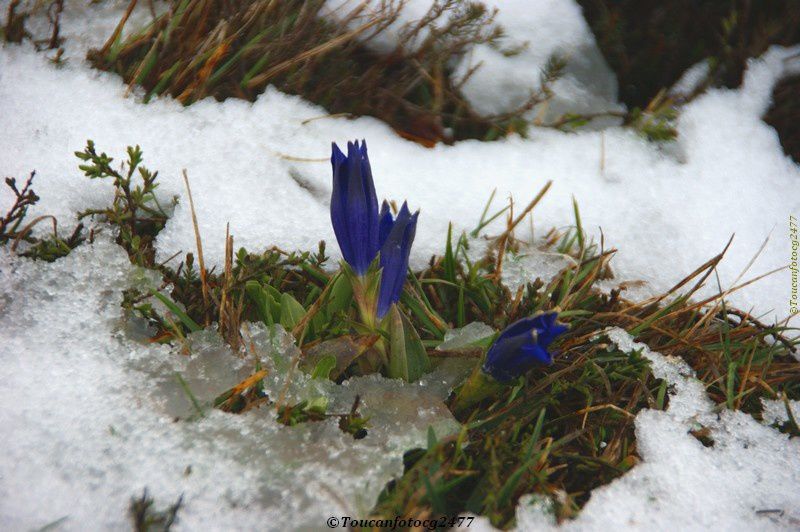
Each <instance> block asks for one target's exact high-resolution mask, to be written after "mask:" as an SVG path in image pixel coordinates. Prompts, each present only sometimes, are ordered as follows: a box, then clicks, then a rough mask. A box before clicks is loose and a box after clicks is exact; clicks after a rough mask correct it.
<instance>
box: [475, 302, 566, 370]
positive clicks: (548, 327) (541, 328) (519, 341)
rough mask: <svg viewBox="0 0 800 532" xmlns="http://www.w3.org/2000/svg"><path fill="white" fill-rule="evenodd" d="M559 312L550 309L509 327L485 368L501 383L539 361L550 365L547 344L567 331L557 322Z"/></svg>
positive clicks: (488, 357) (494, 347)
mask: <svg viewBox="0 0 800 532" xmlns="http://www.w3.org/2000/svg"><path fill="white" fill-rule="evenodd" d="M557 317H558V314H557V313H556V312H548V313H545V314H539V315H537V316H533V317H531V318H523V319H521V320H519V321H516V322H514V323H512V324H511V325H509V326H508V327H506V329H505V330H504V331H503V332H501V333H500V336H498V337H497V340H495V341H494V343H493V344H492V347H490V348H489V351H488V352H487V353H486V361H485V362H484V363H483V371H484V372H485V373H488V374H489V375H491V376H492V377H494V378H495V379H496V380H498V381H500V382H508V381H510V380H512V379H515V378H516V377H519V376H520V375H522V374H524V373H525V372H527V371H528V370H530V369H531V368H532V367H533V366H535V365H536V364H550V363H551V362H552V361H553V357H552V355H551V354H550V353H549V352H548V351H547V346H548V345H550V343H551V342H552V341H553V340H555V338H556V337H557V336H558V335H560V334H562V333H563V332H564V331H566V330H567V327H566V326H565V325H562V324H560V323H556V318H557Z"/></svg>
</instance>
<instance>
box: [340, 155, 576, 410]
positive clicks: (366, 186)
mask: <svg viewBox="0 0 800 532" xmlns="http://www.w3.org/2000/svg"><path fill="white" fill-rule="evenodd" d="M331 166H332V167H333V192H332V194H331V222H332V224H333V231H334V233H335V234H336V240H337V242H338V243H339V248H340V249H341V251H342V256H343V257H344V260H345V263H346V264H344V265H343V272H344V273H345V275H346V276H347V277H348V278H349V279H350V283H351V286H352V288H353V295H354V297H355V300H356V303H357V305H358V308H359V311H360V314H361V319H362V322H363V323H364V325H366V326H367V327H368V328H370V329H372V328H375V327H381V328H384V329H385V330H387V332H388V336H389V342H388V344H387V343H386V342H384V341H383V340H382V339H379V340H378V341H377V342H376V343H375V347H374V350H375V351H376V352H377V353H378V354H379V357H378V359H377V360H380V361H382V362H379V363H377V364H374V365H372V369H373V370H377V369H378V368H379V367H382V368H383V369H384V370H385V371H386V373H387V375H388V376H390V377H402V378H405V379H406V380H414V379H415V378H418V377H419V375H421V372H423V371H425V368H427V367H429V362H428V359H427V354H426V351H425V347H424V345H423V344H422V342H421V341H420V339H419V336H418V335H417V334H416V332H415V331H413V326H412V325H411V323H410V322H409V321H408V319H407V318H406V317H405V316H404V315H403V314H402V312H400V310H399V309H398V308H397V307H394V305H395V303H397V302H398V301H399V300H400V296H401V294H402V292H403V284H404V283H405V280H406V271H407V270H408V257H409V254H410V252H411V245H412V244H413V243H414V236H415V234H416V230H417V218H418V216H419V211H417V212H415V213H413V214H412V213H411V211H410V210H409V208H408V204H407V203H405V202H404V203H403V205H402V207H401V208H400V210H399V211H398V212H397V215H396V216H393V215H392V212H391V209H390V207H389V203H388V202H386V201H384V202H383V203H382V205H381V207H380V210H379V209H378V197H377V194H376V193H375V183H374V182H373V179H372V168H371V167H370V164H369V157H368V155H367V144H366V142H364V141H361V143H359V142H358V141H355V142H348V143H347V155H345V154H344V153H343V152H342V151H341V150H340V149H339V147H338V146H337V145H336V144H335V143H334V144H333V146H332V153H331ZM557 316H558V314H557V313H556V312H548V313H544V314H539V315H536V316H533V317H529V318H523V319H521V320H519V321H517V322H515V323H513V324H512V325H510V326H509V327H507V328H506V329H505V330H504V331H503V332H501V333H500V335H499V336H498V337H497V339H496V340H495V342H494V343H493V344H492V346H491V347H490V348H489V350H488V352H487V353H486V357H485V360H484V363H483V365H482V366H481V367H480V368H476V369H475V372H473V375H472V376H471V377H470V378H469V379H468V380H467V382H466V383H465V384H464V386H463V387H462V388H461V391H460V393H459V396H458V399H457V403H458V404H459V405H460V407H465V406H467V405H470V404H474V403H475V402H477V401H480V400H482V399H483V398H486V397H488V396H489V395H491V394H492V393H493V391H496V390H497V388H498V387H501V386H502V385H504V384H507V383H509V382H511V381H513V380H514V379H516V378H517V377H520V376H522V375H523V374H524V373H525V372H527V371H528V370H530V369H531V368H532V367H533V366H535V365H536V364H549V363H550V362H552V355H551V354H550V352H549V351H548V346H549V345H550V344H551V343H552V342H553V340H554V339H555V338H556V337H557V336H558V335H560V334H561V333H563V332H564V331H565V330H566V329H567V328H566V326H564V325H562V324H560V323H557V322H556V318H557Z"/></svg>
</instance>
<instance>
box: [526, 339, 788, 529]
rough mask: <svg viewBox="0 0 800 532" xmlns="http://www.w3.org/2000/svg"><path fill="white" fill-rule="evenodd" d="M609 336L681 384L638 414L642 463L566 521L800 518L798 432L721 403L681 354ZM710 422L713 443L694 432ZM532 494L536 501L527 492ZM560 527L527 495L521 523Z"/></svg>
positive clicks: (727, 524)
mask: <svg viewBox="0 0 800 532" xmlns="http://www.w3.org/2000/svg"><path fill="white" fill-rule="evenodd" d="M606 335H607V336H608V338H609V339H610V340H611V341H612V342H613V343H614V344H616V345H617V346H618V347H619V349H621V350H622V351H623V352H632V351H634V350H637V351H641V353H642V355H643V356H644V357H645V358H647V359H648V360H650V362H651V366H652V370H653V374H654V375H655V376H656V377H658V378H662V379H665V380H666V381H667V382H668V383H670V384H671V385H673V386H672V387H671V391H670V395H669V406H668V407H667V409H666V410H664V411H659V410H644V411H642V412H640V413H639V414H638V415H637V416H636V421H635V423H636V442H637V449H638V452H639V454H640V456H641V458H642V462H641V463H640V464H638V465H636V466H635V467H634V468H633V469H632V470H630V471H629V472H627V473H625V475H623V476H622V477H620V478H618V479H617V480H615V481H613V482H612V483H611V484H608V485H606V486H603V487H600V488H598V489H595V490H594V491H593V492H592V497H591V499H589V502H588V503H587V504H586V506H585V507H584V508H583V510H582V511H581V513H580V514H579V515H578V517H577V518H576V519H575V520H573V521H570V522H568V523H565V524H564V526H562V527H561V529H562V530H604V529H607V528H608V524H609V523H614V528H615V529H616V530H710V529H714V530H785V529H796V528H797V527H798V526H800V496H799V495H798V494H800V441H798V440H797V439H796V438H795V439H793V440H790V439H789V437H788V436H787V435H784V434H781V433H779V432H777V431H775V430H773V429H771V428H769V427H765V426H764V425H762V424H760V423H759V422H758V421H756V420H755V419H753V418H752V417H751V416H749V415H748V414H745V413H743V412H736V411H730V410H722V411H721V412H717V411H716V409H715V405H714V404H713V403H712V402H711V400H710V399H709V398H708V396H707V395H706V393H705V389H704V386H703V383H701V382H700V381H698V380H697V379H695V378H694V374H693V372H692V370H691V369H690V368H689V367H688V366H687V365H686V363H685V362H683V361H682V360H680V359H675V358H672V357H666V356H664V355H661V354H660V353H657V352H654V351H651V350H650V349H649V348H648V347H647V346H646V345H644V344H641V343H636V342H634V340H633V339H632V338H631V337H630V335H628V334H627V333H626V332H625V331H624V330H622V329H610V330H609V331H607V332H606ZM702 427H706V428H708V429H709V430H710V437H711V438H712V439H713V441H714V444H713V446H712V447H705V446H703V444H702V443H700V441H698V440H697V439H696V438H695V437H694V436H692V435H691V434H690V433H689V431H690V430H697V429H700V428H702ZM529 501H531V500H530V499H529ZM553 528H555V526H554V522H553V518H552V516H551V515H548V514H547V511H546V508H543V505H542V504H541V503H540V502H536V501H535V500H534V501H531V502H528V503H526V502H521V503H520V506H519V507H518V509H517V529H518V530H548V529H553Z"/></svg>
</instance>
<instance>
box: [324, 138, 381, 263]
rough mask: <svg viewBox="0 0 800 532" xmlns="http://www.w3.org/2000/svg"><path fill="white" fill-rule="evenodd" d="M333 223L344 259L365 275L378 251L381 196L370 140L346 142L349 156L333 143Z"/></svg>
mask: <svg viewBox="0 0 800 532" xmlns="http://www.w3.org/2000/svg"><path fill="white" fill-rule="evenodd" d="M331 165H332V166H333V193H332V194H331V222H332V223H333V232H334V233H335V234H336V240H337V241H338V242H339V248H340V249H341V250H342V255H343V256H344V260H345V261H347V263H348V264H349V265H350V266H351V267H352V268H353V270H354V271H355V272H356V274H357V275H364V274H365V273H366V271H367V269H368V268H369V265H370V263H371V262H372V261H373V260H374V259H375V256H376V255H377V254H378V249H379V245H378V244H379V243H378V198H377V196H376V195H375V184H374V183H373V181H372V169H371V168H370V165H369V157H367V143H366V141H361V144H360V145H359V143H358V141H355V142H348V143H347V155H346V156H345V154H343V153H342V151H341V150H340V149H339V147H338V146H337V145H336V143H333V146H332V154H331Z"/></svg>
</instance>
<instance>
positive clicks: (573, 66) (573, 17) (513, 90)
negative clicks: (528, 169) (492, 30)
mask: <svg viewBox="0 0 800 532" xmlns="http://www.w3.org/2000/svg"><path fill="white" fill-rule="evenodd" d="M484 3H485V4H486V5H487V6H489V7H496V8H498V10H499V11H498V14H497V19H496V20H497V23H498V24H499V25H500V26H501V27H502V28H503V29H504V30H505V34H506V38H505V39H504V40H503V41H502V42H501V45H508V46H510V47H513V46H514V45H515V44H517V45H518V44H523V45H525V46H524V48H523V49H522V50H521V51H520V53H519V54H517V55H512V56H506V55H504V54H503V51H502V49H497V48H493V47H491V46H489V45H479V46H477V47H476V48H475V49H474V50H473V51H472V54H471V57H469V58H467V60H465V61H463V62H462V63H461V64H460V65H459V67H458V69H457V70H456V72H457V73H461V74H462V75H463V74H464V73H466V72H468V71H469V70H470V69H471V68H472V67H473V66H475V65H477V64H481V67H480V68H479V69H478V70H477V71H476V72H475V74H474V75H473V76H471V77H470V79H469V80H467V82H466V83H465V84H464V87H463V89H462V90H463V92H464V95H465V97H466V98H467V100H468V101H469V102H470V104H472V105H473V106H474V107H475V109H476V110H477V111H478V112H480V113H483V114H486V115H492V114H502V113H504V112H509V111H512V110H514V109H516V108H518V107H519V106H520V105H522V104H524V103H525V101H526V100H527V98H528V96H529V95H530V92H531V91H532V90H533V91H535V90H537V89H539V88H540V87H541V82H540V81H541V79H540V77H541V73H542V71H543V70H544V69H545V66H546V65H547V62H548V60H549V59H550V58H551V57H554V56H558V57H561V58H563V59H564V60H565V61H566V68H565V70H564V72H563V76H562V77H561V78H560V79H559V80H558V81H556V82H555V84H554V85H553V87H552V89H553V92H554V93H555V96H554V97H553V99H552V100H551V101H550V102H548V104H547V105H546V107H545V109H541V108H537V109H534V110H533V112H532V113H531V115H532V116H536V117H539V118H540V119H543V120H545V121H549V120H552V119H554V118H557V117H559V116H561V115H562V114H564V113H598V112H603V111H621V110H624V106H623V105H621V104H619V103H618V102H617V79H616V77H614V73H613V72H612V71H611V69H610V68H609V67H608V64H607V63H606V61H605V59H604V58H603V56H602V54H601V53H600V50H599V49H598V47H597V43H596V42H595V40H594V36H593V35H592V32H591V30H590V29H589V25H588V24H587V23H586V20H584V18H583V14H582V12H581V8H580V6H579V5H578V4H577V3H576V2H573V1H571V0H567V1H565V0H528V1H517V2H509V1H508V0H491V1H488V2H484Z"/></svg>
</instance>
